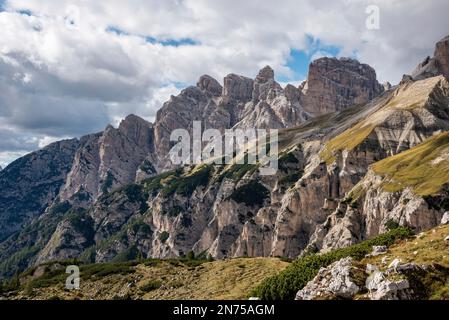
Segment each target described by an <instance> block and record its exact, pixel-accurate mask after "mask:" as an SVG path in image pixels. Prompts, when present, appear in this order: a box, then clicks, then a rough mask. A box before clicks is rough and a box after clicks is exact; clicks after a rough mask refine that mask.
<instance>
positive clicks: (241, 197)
mask: <svg viewBox="0 0 449 320" xmlns="http://www.w3.org/2000/svg"><path fill="white" fill-rule="evenodd" d="M269 195H270V192H269V191H268V189H267V188H265V187H264V186H263V185H262V184H261V183H260V182H258V181H255V180H252V181H250V182H249V183H247V184H245V185H243V186H241V187H239V188H237V189H235V190H234V192H232V194H231V195H230V196H229V199H232V200H234V201H235V202H237V203H244V204H245V205H246V206H248V207H254V206H259V207H260V206H262V205H263V203H264V201H265V199H267V198H268V197H269Z"/></svg>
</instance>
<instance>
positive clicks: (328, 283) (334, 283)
mask: <svg viewBox="0 0 449 320" xmlns="http://www.w3.org/2000/svg"><path fill="white" fill-rule="evenodd" d="M365 279H366V274H365V269H364V268H363V266H362V267H361V266H358V265H356V263H355V262H354V261H353V259H352V258H344V259H341V260H339V261H337V262H334V263H333V264H331V265H330V266H329V267H327V268H321V269H320V271H319V272H318V274H317V276H316V277H315V278H314V279H313V280H312V281H310V282H309V283H308V284H307V285H306V286H305V287H304V288H303V289H301V290H300V291H298V293H297V294H296V300H326V299H351V298H354V296H355V295H356V294H358V293H359V292H360V291H361V290H362V287H363V285H364V281H365Z"/></svg>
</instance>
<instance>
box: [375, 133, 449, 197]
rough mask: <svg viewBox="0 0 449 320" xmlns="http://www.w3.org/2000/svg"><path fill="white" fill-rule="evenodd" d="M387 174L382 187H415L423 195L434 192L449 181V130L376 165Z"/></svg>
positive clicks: (380, 172) (393, 189)
mask: <svg viewBox="0 0 449 320" xmlns="http://www.w3.org/2000/svg"><path fill="white" fill-rule="evenodd" d="M372 169H373V171H374V172H375V173H376V174H378V175H380V176H382V177H384V181H383V183H382V187H383V188H384V189H385V190H386V191H390V192H395V191H399V190H402V189H404V188H405V187H412V189H413V191H414V192H415V193H416V194H419V195H423V196H425V195H431V194H434V193H436V192H438V191H439V190H440V189H441V187H442V186H443V185H444V184H446V183H449V170H448V169H449V133H448V132H444V133H441V134H439V135H436V136H434V137H432V138H430V139H428V140H427V141H425V142H424V143H421V144H420V145H418V146H416V147H414V148H412V149H410V150H407V151H404V152H402V153H400V154H397V155H395V156H392V157H389V158H386V159H384V160H382V161H379V162H377V163H375V164H374V165H373V166H372Z"/></svg>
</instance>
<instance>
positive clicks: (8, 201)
mask: <svg viewBox="0 0 449 320" xmlns="http://www.w3.org/2000/svg"><path fill="white" fill-rule="evenodd" d="M78 146H79V142H78V140H77V139H73V140H66V141H60V142H56V143H54V144H51V145H49V146H47V147H45V148H43V149H42V150H39V151H36V152H33V153H31V154H29V155H26V156H24V157H22V158H20V159H18V160H16V161H14V162H13V163H12V164H11V165H9V166H8V167H7V168H5V169H4V170H2V171H1V172H0V190H1V191H0V226H1V228H0V240H4V239H5V238H7V237H8V236H9V235H11V234H12V233H13V232H15V231H18V230H21V229H22V227H23V225H24V224H26V223H28V222H30V221H31V220H32V219H33V218H35V217H36V216H38V215H39V214H41V213H42V212H43V211H45V209H46V208H47V206H49V205H50V204H51V203H52V202H53V200H54V199H55V198H56V196H57V195H58V194H59V192H60V189H61V187H62V186H63V185H64V183H65V182H66V179H67V174H68V172H69V170H70V167H71V163H72V162H73V159H74V156H75V152H76V149H77V148H78Z"/></svg>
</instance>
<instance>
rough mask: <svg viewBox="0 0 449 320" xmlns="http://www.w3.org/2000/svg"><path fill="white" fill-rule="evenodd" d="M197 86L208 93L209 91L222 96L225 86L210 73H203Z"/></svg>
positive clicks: (211, 93) (215, 95) (213, 94)
mask: <svg viewBox="0 0 449 320" xmlns="http://www.w3.org/2000/svg"><path fill="white" fill-rule="evenodd" d="M196 86H197V87H198V88H200V89H201V90H202V91H203V92H205V93H206V94H207V93H208V94H210V95H212V96H214V97H218V96H220V95H221V93H222V91H223V87H222V86H221V85H220V83H219V82H218V81H217V80H215V79H214V78H212V77H211V76H208V75H202V76H201V77H200V79H199V80H198V82H197V84H196Z"/></svg>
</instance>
